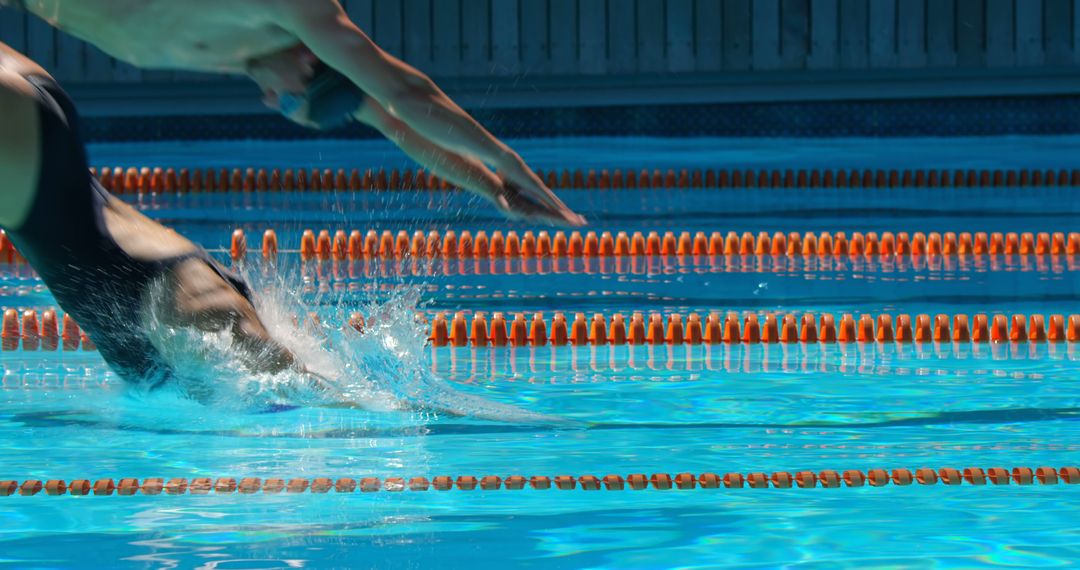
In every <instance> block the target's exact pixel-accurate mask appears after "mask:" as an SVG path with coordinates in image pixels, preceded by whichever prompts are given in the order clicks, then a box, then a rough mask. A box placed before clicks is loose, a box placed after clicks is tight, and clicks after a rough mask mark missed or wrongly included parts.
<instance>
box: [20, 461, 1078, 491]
mask: <svg viewBox="0 0 1080 570" xmlns="http://www.w3.org/2000/svg"><path fill="white" fill-rule="evenodd" d="M1076 484H1080V468H1078V467H1071V466H1070V467H1060V468H1054V467H1049V466H1042V467H1037V468H1034V469H1033V468H1031V467H1013V468H1011V469H1010V468H1006V467H990V468H986V469H984V468H982V467H965V468H963V469H958V468H953V467H941V468H937V469H934V468H930V467H920V468H916V469H914V470H911V469H906V468H896V469H892V470H886V469H881V468H876V469H869V470H866V471H863V470H859V469H845V470H834V469H826V470H823V471H819V472H814V471H796V472H791V471H773V472H764V471H753V472H749V473H737V472H729V473H713V472H707V473H700V474H695V473H691V472H678V473H675V474H669V473H652V474H646V473H631V474H629V475H626V476H625V477H623V476H622V475H616V474H609V475H605V476H603V477H599V476H596V475H578V476H575V475H553V476H549V475H533V476H523V475H509V476H506V477H500V476H498V475H486V476H481V477H476V476H472V475H461V476H457V477H454V476H447V475H442V476H436V477H432V478H430V479H429V478H427V477H387V478H379V477H363V478H361V479H360V480H359V481H357V480H356V479H353V478H349V477H343V478H340V479H336V480H334V479H331V478H329V477H318V478H314V479H307V478H302V477H293V478H289V479H284V478H268V479H261V478H259V477H244V478H241V479H239V481H238V480H237V479H235V478H233V477H220V478H217V479H211V478H206V477H203V478H197V479H190V480H189V479H184V478H173V479H168V480H165V479H163V478H148V479H143V480H142V481H140V480H138V479H133V478H127V479H119V480H114V479H97V480H93V481H92V480H90V479H74V480H72V481H71V482H70V483H69V482H67V481H66V480H63V479H49V480H45V481H42V480H39V479H28V480H25V481H22V482H19V481H15V480H3V481H0V497H10V496H13V495H19V496H23V497H30V496H35V495H38V494H42V493H43V494H44V495H45V496H61V495H73V496H89V495H91V494H92V495H94V496H98V497H103V496H111V495H113V494H116V495H117V496H130V495H135V494H140V493H141V494H143V495H150V496H176V495H185V494H188V495H208V494H214V495H233V494H239V495H253V494H256V493H259V492H260V491H261V492H262V493H263V494H278V493H282V492H284V493H286V494H293V495H295V494H303V493H311V494H326V493H329V492H330V491H331V490H333V491H334V492H335V493H338V494H342V493H356V492H357V491H359V492H360V493H379V492H388V493H401V492H406V491H408V492H413V493H419V492H430V491H432V490H435V491H451V490H458V491H478V490H479V491H499V490H506V491H522V490H524V489H525V488H526V487H528V488H530V489H532V490H536V491H550V490H560V491H575V490H579V491H599V490H607V491H643V490H646V489H650V488H651V489H653V490H656V491H680V490H694V489H700V490H710V489H745V488H749V489H794V488H798V489H836V488H842V487H848V488H852V487H868V488H882V487H887V486H890V485H892V486H894V487H909V486H934V485H941V486H947V487H982V486H986V485H992V486H1000V485H1018V486H1031V485H1076Z"/></svg>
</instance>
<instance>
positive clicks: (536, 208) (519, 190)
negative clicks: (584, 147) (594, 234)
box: [486, 174, 586, 228]
mask: <svg viewBox="0 0 1080 570" xmlns="http://www.w3.org/2000/svg"><path fill="white" fill-rule="evenodd" d="M500 178H501V179H502V181H503V185H502V188H501V189H500V190H499V192H498V194H496V195H495V196H486V197H487V198H488V199H489V200H491V202H493V203H494V204H495V207H497V208H499V210H501V211H502V212H503V214H505V215H506V216H507V217H508V218H512V219H520V220H525V221H530V222H540V223H544V224H550V225H553V226H568V227H575V228H576V227H581V226H584V225H585V224H586V221H585V218H584V217H582V216H581V215H579V214H576V213H574V211H573V210H571V209H570V208H568V207H567V206H566V204H564V203H563V202H562V200H559V198H558V197H557V196H555V194H554V193H553V192H552V191H551V190H549V189H548V188H547V186H545V185H544V183H543V182H541V181H540V179H539V178H537V177H536V175H535V174H533V175H532V178H533V179H534V180H531V181H530V182H531V183H530V185H529V186H521V185H519V184H517V183H516V182H514V181H513V180H511V179H509V178H508V177H506V176H502V175H500Z"/></svg>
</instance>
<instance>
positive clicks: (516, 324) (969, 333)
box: [0, 309, 1080, 351]
mask: <svg viewBox="0 0 1080 570" xmlns="http://www.w3.org/2000/svg"><path fill="white" fill-rule="evenodd" d="M59 314H60V313H59V312H58V311H57V310H55V309H48V310H45V311H43V312H41V313H39V312H37V311H23V312H22V313H20V312H19V311H18V310H16V309H4V310H3V328H2V329H0V341H2V345H0V346H2V350H4V351H14V350H19V349H20V348H21V349H22V350H24V351H33V350H44V351H56V350H65V351H71V350H77V349H78V348H80V346H81V347H82V349H83V350H95V348H94V345H93V342H91V341H90V339H89V338H88V337H87V336H86V334H85V332H82V331H80V329H79V327H78V325H77V324H76V323H75V321H74V320H72V319H71V317H69V316H68V315H64V316H63V318H62V319H60V317H58V315H59ZM487 314H488V313H485V312H476V313H472V314H470V315H466V313H464V312H461V313H457V314H454V315H447V314H446V313H437V314H436V315H435V316H434V317H433V318H431V319H430V333H429V335H428V341H429V342H430V343H431V344H432V345H433V346H436V347H444V346H452V347H468V346H471V347H487V346H494V347H505V346H548V345H551V346H567V345H571V346H604V345H614V346H624V345H645V344H648V345H703V344H705V345H715V344H804V345H805V344H851V343H862V344H888V343H899V344H907V343H915V344H926V343H938V344H940V343H968V344H971V343H974V344H981V343H988V342H989V343H995V344H1019V343H1024V344H1043V343H1061V342H1070V343H1076V342H1080V315H1069V316H1068V317H1066V316H1065V315H1049V316H1044V315H1030V316H1025V315H1011V316H1006V315H1001V314H998V315H993V316H992V317H990V316H988V315H985V314H977V315H975V316H974V317H971V318H969V317H968V315H952V316H950V315H937V316H935V317H934V318H933V319H931V317H930V315H916V316H915V318H914V319H912V317H911V316H910V315H906V314H901V315H897V316H896V317H895V319H894V318H893V316H892V315H877V316H876V317H875V316H873V315H867V314H863V315H859V320H858V321H857V322H856V320H855V316H854V315H852V314H844V315H841V316H840V318H839V319H837V318H836V317H835V316H833V315H831V314H828V313H826V314H822V315H820V316H818V315H814V314H809V313H804V314H799V315H797V314H773V313H767V314H763V315H759V314H757V313H752V312H743V313H736V312H729V313H726V315H725V316H723V317H721V314H722V313H720V312H710V313H709V314H707V315H706V316H705V317H704V318H703V317H702V316H701V315H700V314H698V313H690V314H688V315H686V317H685V318H684V317H683V315H681V314H669V315H661V314H659V313H651V314H649V315H648V317H647V318H646V315H645V314H644V313H640V312H635V313H632V314H631V315H630V317H629V319H627V318H626V317H625V316H624V315H622V314H620V313H615V314H612V315H611V316H606V315H603V314H600V313H596V314H593V315H592V316H591V317H587V316H586V314H585V313H577V314H575V315H574V316H573V319H572V320H571V319H568V318H567V317H566V315H565V314H563V313H561V312H557V311H555V312H553V313H552V317H551V320H546V318H545V317H544V314H543V313H535V314H527V313H515V314H513V315H511V316H507V315H505V314H504V313H501V312H492V313H490V314H491V317H490V318H488V317H487V316H486V315H487ZM417 317H418V318H419V319H421V320H427V317H426V316H425V315H423V314H420V315H417ZM346 326H349V327H351V328H352V329H355V330H357V331H360V332H363V329H364V317H363V315H361V314H359V313H353V314H351V315H350V316H349V317H348V319H347V325H346Z"/></svg>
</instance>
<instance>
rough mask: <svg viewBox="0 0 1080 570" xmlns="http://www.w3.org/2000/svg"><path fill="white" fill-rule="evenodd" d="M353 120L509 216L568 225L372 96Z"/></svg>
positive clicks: (559, 214)
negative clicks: (391, 110)
mask: <svg viewBox="0 0 1080 570" xmlns="http://www.w3.org/2000/svg"><path fill="white" fill-rule="evenodd" d="M354 117H355V118H356V120H358V121H360V122H362V123H364V124H367V125H370V126H371V127H373V128H375V129H377V130H378V131H379V132H380V133H382V134H383V136H385V137H386V138H387V139H389V140H390V141H392V142H393V143H394V144H396V145H397V146H398V147H399V148H400V149H401V150H402V151H404V152H405V154H407V155H409V156H410V157H411V158H412V159H413V160H415V161H416V162H417V163H419V164H421V165H423V166H424V168H426V169H428V170H429V171H430V172H434V173H435V174H436V175H437V176H439V177H440V178H443V179H446V180H449V181H450V182H452V183H453V184H454V185H456V186H458V187H460V188H463V189H466V190H469V191H471V192H473V193H475V194H478V195H480V196H482V197H483V198H485V199H486V200H488V201H489V202H491V203H492V204H494V205H495V207H496V208H498V209H499V210H500V211H501V212H502V213H503V214H504V215H506V216H507V217H510V218H525V219H528V220H533V221H542V222H545V223H549V224H555V225H561V224H565V223H567V222H566V219H565V217H564V215H563V214H562V212H561V211H560V210H559V209H556V208H551V207H549V206H547V205H546V204H540V203H536V202H533V201H531V200H528V199H525V198H523V197H522V195H521V193H520V192H518V190H517V189H516V188H515V187H514V185H513V184H511V183H509V182H508V181H506V180H503V179H502V178H501V177H500V176H498V175H497V174H495V173H494V172H492V171H491V169H490V168H488V167H487V165H486V164H484V163H483V162H480V161H479V160H476V159H475V158H472V157H469V156H466V155H463V154H459V153H456V152H454V151H451V150H447V149H445V148H443V147H441V146H439V145H438V144H435V143H434V142H432V141H430V140H428V138H427V137H425V136H423V135H421V134H420V133H418V132H416V131H415V130H413V128H412V127H410V126H409V125H407V124H405V122H404V121H402V120H401V119H399V118H397V117H395V116H394V115H393V114H392V113H390V112H389V111H387V110H386V109H384V108H383V107H382V105H381V104H379V102H378V101H375V100H372V99H371V98H370V97H369V100H368V101H366V102H365V103H364V105H363V106H361V107H360V110H359V111H357V112H356V113H354Z"/></svg>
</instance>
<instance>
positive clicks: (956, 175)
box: [90, 166, 1080, 194]
mask: <svg viewBox="0 0 1080 570" xmlns="http://www.w3.org/2000/svg"><path fill="white" fill-rule="evenodd" d="M90 170H91V172H92V173H93V174H94V176H96V177H97V178H98V179H99V180H100V181H101V183H102V185H103V186H105V188H107V189H109V190H110V191H112V192H113V193H116V194H148V193H165V192H173V193H175V192H180V193H202V192H207V193H212V192H243V193H249V192H279V191H285V192H290V191H301V192H302V191H353V192H358V191H385V190H452V189H454V187H453V185H451V184H449V183H447V182H446V181H445V180H442V179H440V178H438V177H436V176H434V175H432V174H431V173H428V172H425V171H424V170H423V169H418V170H409V169H406V170H399V169H392V170H390V171H387V170H385V169H378V170H375V169H366V170H360V169H357V168H351V169H348V170H346V169H343V168H339V169H333V170H332V169H317V168H311V169H304V168H297V169H293V168H270V169H268V168H253V167H241V168H231V169H230V168H221V169H201V168H196V169H188V168H180V169H175V168H166V167H160V166H158V167H141V168H136V167H127V168H125V167H122V166H103V167H98V168H91V169H90ZM536 173H537V175H538V176H540V178H541V179H542V180H544V181H545V182H547V184H548V186H550V187H551V188H554V189H559V190H621V189H637V188H641V189H705V188H710V189H711V188H736V189H737V188H756V189H785V188H1040V187H1059V186H1060V187H1067V186H1080V169H1049V170H1033V169H1012V170H1001V169H998V170H990V169H982V170H942V169H903V170H899V169H892V170H883V169H822V168H815V169H800V170H795V169H679V170H675V169H672V168H652V169H641V170H639V171H634V170H626V171H624V170H621V169H589V170H581V169H577V170H573V171H571V170H566V169H563V170H547V171H545V170H537V171H536Z"/></svg>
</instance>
